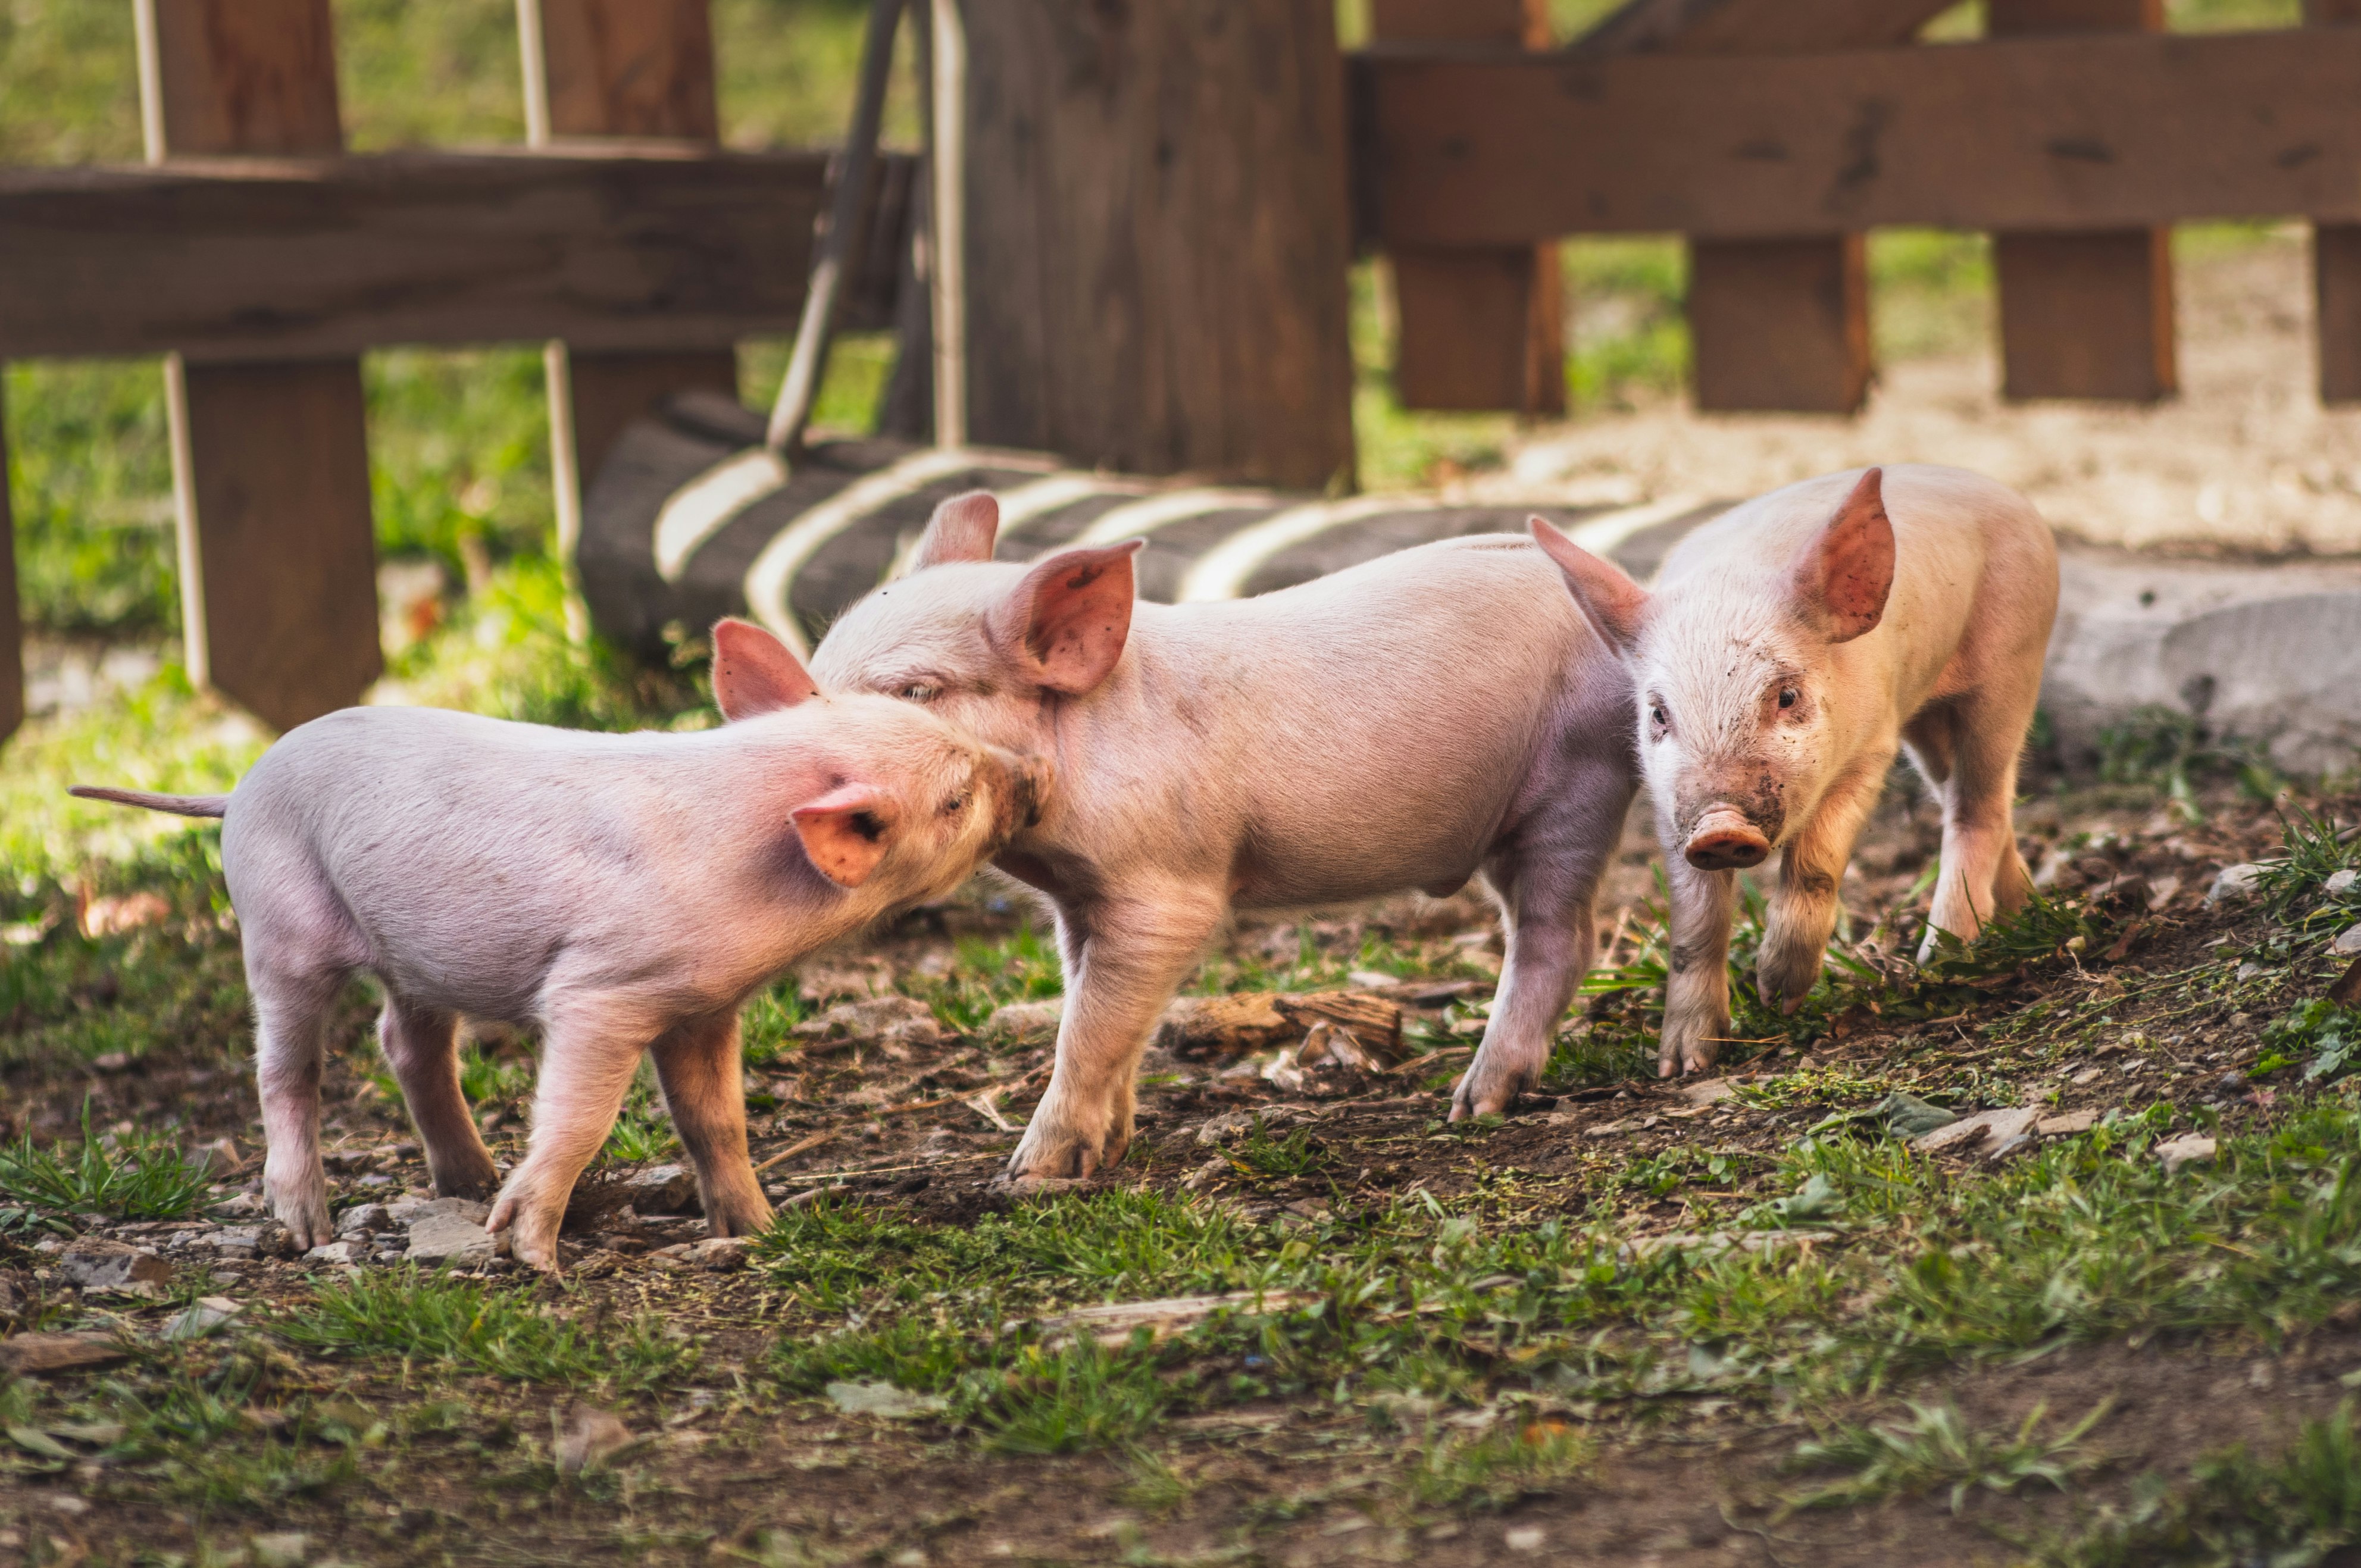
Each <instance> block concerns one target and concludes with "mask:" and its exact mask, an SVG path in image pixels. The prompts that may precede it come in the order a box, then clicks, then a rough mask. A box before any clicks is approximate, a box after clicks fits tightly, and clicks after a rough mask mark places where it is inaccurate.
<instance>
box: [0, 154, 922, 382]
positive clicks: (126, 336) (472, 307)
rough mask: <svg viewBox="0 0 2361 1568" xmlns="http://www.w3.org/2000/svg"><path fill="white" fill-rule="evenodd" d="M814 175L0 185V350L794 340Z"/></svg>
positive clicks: (785, 158)
mask: <svg viewBox="0 0 2361 1568" xmlns="http://www.w3.org/2000/svg"><path fill="white" fill-rule="evenodd" d="M826 174H827V159H825V158H824V157H823V156H822V155H820V154H818V153H801V152H798V153H778V154H763V155H749V154H735V153H718V154H693V153H686V152H680V151H678V150H676V149H675V150H674V151H673V152H672V153H670V154H669V155H665V154H664V153H663V152H662V151H661V150H660V149H655V148H651V149H648V155H646V156H639V155H634V156H617V155H615V154H614V153H612V152H608V151H601V152H597V153H590V152H579V151H573V150H568V149H566V148H553V149H551V150H550V151H547V152H508V153H481V154H455V153H399V154H387V155H384V156H380V157H368V158H347V159H302V160H278V161H265V160H262V159H254V160H238V161H236V162H232V161H229V160H217V161H212V162H198V161H196V160H177V159H176V160H175V161H174V162H173V163H172V164H171V165H170V166H168V167H159V168H155V169H130V168H121V167H113V168H89V167H85V168H73V169H24V168H14V169H0V355H5V356H10V357H16V358H31V357H35V356H76V355H137V354H155V353H159V352H163V351H165V350H169V349H175V348H177V349H181V350H184V351H186V352H187V353H188V354H190V355H191V356H192V357H209V358H254V357H258V356H285V357H310V356H333V355H338V354H350V353H353V352H355V351H357V350H358V349H361V348H364V347H368V346H373V345H379V344H394V343H452V344H461V343H494V342H513V341H521V340H523V341H529V340H533V339H537V338H546V337H563V338H565V339H566V340H567V341H568V342H571V343H575V344H577V345H582V346H584V347H588V348H666V349H671V348H679V347H682V346H687V345H711V346H715V347H719V346H721V345H726V344H730V343H732V342H734V341H735V340H737V339H738V338H740V337H742V336H746V335H749V334H755V333H764V332H776V331H779V330H782V329H785V328H788V327H792V326H793V325H794V323H795V320H796V312H797V310H798V309H800V308H801V305H802V302H803V291H804V277H805V272H806V270H807V258H808V257H809V254H810V248H811V239H812V222H813V219H814V218H815V217H816V216H817V215H818V212H819V208H820V203H821V202H822V200H823V187H824V183H825V180H826ZM880 186H881V190H882V191H884V192H885V193H886V194H887V195H889V196H892V195H898V194H899V193H900V192H903V191H906V188H907V182H906V180H903V181H880ZM873 260H874V258H873ZM891 263H892V258H890V257H888V258H885V259H884V265H888V266H890V265H891ZM863 287H864V289H865V288H869V287H871V285H866V284H864V285H863Z"/></svg>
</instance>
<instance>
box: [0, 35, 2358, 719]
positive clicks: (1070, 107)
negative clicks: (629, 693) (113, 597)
mask: <svg viewBox="0 0 2361 1568" xmlns="http://www.w3.org/2000/svg"><path fill="white" fill-rule="evenodd" d="M1946 3H1947V0H1630V3H1629V4H1627V5H1625V6H1624V7H1623V8H1622V9H1621V10H1620V11H1618V12H1617V13H1615V14H1614V15H1613V16H1610V17H1609V19H1608V20H1607V21H1606V22H1605V23H1603V24H1602V25H1601V26H1599V27H1597V28H1595V29H1594V30H1592V31H1591V32H1590V33H1589V34H1587V36H1585V37H1583V38H1577V39H1576V40H1574V41H1573V42H1572V43H1570V44H1567V45H1565V46H1563V47H1557V48H1543V47H1540V46H1543V45H1545V44H1547V43H1548V42H1549V40H1548V38H1547V37H1546V29H1545V26H1544V23H1545V16H1544V15H1543V4H1542V0H1371V11H1372V33H1373V36H1372V38H1371V41H1370V43H1369V44H1368V46H1367V48H1366V49H1361V50H1358V51H1356V52H1355V53H1354V54H1353V55H1351V56H1350V57H1349V58H1348V57H1346V56H1345V55H1344V54H1343V53H1342V52H1341V51H1340V50H1339V49H1338V48H1337V45H1336V37H1335V27H1334V20H1335V18H1334V0H1224V3H1223V4H1219V5H1213V4H1207V3H1206V0H1127V3H1126V5H1120V6H1115V5H972V6H970V7H969V14H968V24H967V33H968V42H969V48H970V58H971V60H972V69H973V79H972V100H971V106H970V113H969V125H968V127H967V128H968V132H969V147H970V165H969V167H970V172H969V192H968V196H969V201H968V208H969V217H968V234H967V259H968V275H969V279H970V291H971V296H972V298H971V301H970V309H969V314H970V336H969V347H970V359H971V363H972V366H973V367H974V368H973V369H972V373H971V382H970V386H969V388H968V394H969V404H970V428H971V430H972V433H973V434H974V436H975V438H976V439H978V440H979V441H982V442H987V443H991V444H994V445H997V446H1003V447H1013V448H1021V449H1026V450H1031V451H1036V452H1040V453H1045V454H1054V455H1058V456H1059V457H1060V458H1062V459H1063V460H1065V461H1066V462H1067V463H1069V464H1073V465H1078V466H1081V467H1082V468H1094V467H1104V468H1113V469H1118V470H1123V471H1126V472H1129V473H1132V474H1138V475H1155V474H1170V473H1182V472H1186V473H1190V474H1192V475H1195V476H1199V477H1212V478H1218V479H1222V480H1227V481H1234V482H1245V483H1256V484H1268V485H1273V486H1280V487H1288V488H1297V489H1311V490H1315V491H1316V490H1319V489H1321V488H1334V487H1335V485H1336V483H1337V481H1339V480H1342V481H1343V482H1344V488H1349V487H1350V480H1351V476H1352V469H1353V446H1352V425H1351V417H1350V416H1351V399H1352V375H1351V361H1350V355H1349V350H1348V334H1347V330H1346V293H1345V274H1346V271H1347V269H1348V267H1349V264H1350V261H1351V258H1352V257H1353V254H1354V252H1355V249H1356V246H1357V247H1361V248H1363V249H1365V250H1366V249H1368V248H1377V249H1381V250H1382V251H1384V252H1385V253H1386V254H1387V255H1388V256H1389V258H1391V262H1392V269H1393V273H1394V279H1395V291H1396V297H1397V300H1398V304H1399V311H1400V337H1399V360H1398V363H1397V366H1396V380H1397V386H1398V388H1399V390H1400V395H1401V397H1402V400H1403V401H1404V402H1406V403H1407V404H1409V405H1410V406H1411V407H1414V408H1460V409H1498V410H1510V411H1520V412H1524V413H1533V414H1541V413H1550V412H1554V411H1557V410H1558V408H1559V407H1560V406H1561V403H1562V400H1563V397H1564V372H1563V366H1562V362H1561V355H1562V350H1563V344H1564V328H1563V323H1562V317H1561V302H1560V300H1559V298H1558V293H1557V291H1558V278H1559V271H1558V267H1557V262H1556V258H1555V255H1554V246H1555V244H1556V242H1557V241H1559V240H1560V239H1562V238H1565V237H1566V236H1578V235H1597V234H1622V233H1672V234H1679V235H1682V236H1686V240H1687V243H1688V246H1689V250H1690V271H1689V279H1690V280H1689V289H1688V298H1687V309H1688V313H1689V319H1690V325H1691V329H1692V340H1693V344H1694V350H1695V389H1696V395H1697V401H1698V402H1699V403H1700V405H1702V406H1704V407H1707V408H1709V409H1722V410H1739V409H1760V410H1812V411H1833V412H1847V411H1852V410H1854V409H1856V408H1858V407H1859V406H1860V403H1861V398H1862V396H1863V395H1864V391H1865V389H1866V387H1867V385H1868V381H1869V374H1870V368H1871V367H1870V357H1869V333H1868V316H1867V310H1868V300H1867V290H1868V284H1867V278H1866V272H1865V269H1864V267H1863V262H1862V258H1863V249H1862V242H1861V236H1862V235H1863V233H1864V232H1865V231H1867V230H1868V229H1871V228H1872V227H1875V226H1877V225H1903V224H1907V225H1937V226H1941V227H1949V228H1956V229H1968V230H1982V231H1988V232H1991V233H1993V235H1994V236H1996V241H1997V243H1996V246H1995V251H1994V257H1995V263H1996V270H1997V274H1998V282H1999V292H2000V319H2001V336H2002V357H2003V362H2004V390H2005V391H2006V392H2007V393H2008V394H2009V395H2010V396H2012V397H2019V398H2035V397H2067V398H2109V399H2131V400H2147V399H2155V398H2158V397H2162V396H2166V395H2168V394H2169V393H2170V392H2171V391H2172V390H2173V389H2174V384H2175V369H2174V350H2173V332H2172V291H2171V274H2170V256H2169V248H2168V245H2167V241H2168V238H2169V225H2172V224H2174V223H2177V222H2181V221H2187V220H2195V219H2209V218H2244V217H2257V218H2299V219H2307V220H2310V221H2311V222H2312V224H2313V225H2315V232H2316V235H2317V245H2316V252H2315V254H2316V278H2317V285H2318V293H2319V310H2318V319H2319V331H2320V374H2321V390H2322V395H2323V397H2324V398H2327V399H2330V400H2350V399H2356V398H2361V123H2356V121H2355V120H2354V118H2353V116H2352V115H2351V113H2350V105H2351V104H2354V103H2356V102H2361V27H2348V26H2345V24H2346V23H2350V22H2356V21H2361V0H2308V3H2309V5H2310V10H2309V12H2308V14H2307V25H2305V26H2303V27H2295V28H2288V29H2281V30H2277V31H2268V32H2259V33H2246V34H2222V35H2210V36H2178V35H2168V34H2165V33H2163V32H2161V31H2160V30H2159V29H2160V15H2159V0H1989V3H1988V6H1987V10H1988V20H1989V32H1990V35H1991V36H1990V37H1988V38H1985V39H1983V40H1981V41H1978V42H1973V43H1960V44H1941V45H1934V44H1924V43H1917V42H1914V41H1912V40H1913V39H1914V38H1916V35H1917V33H1918V31H1919V30H1920V29H1921V28H1922V27H1923V26H1924V25H1925V24H1926V22H1927V20H1928V19H1929V18H1930V17H1931V16H1933V15H1935V14H1936V13H1938V12H1939V11H1941V10H1942V9H1944V8H1945V7H1946ZM138 5H139V13H138V14H139V16H140V20H141V29H142V30H141V39H142V72H141V76H142V81H141V91H142V103H143V105H144V107H145V110H146V115H147V129H148V150H149V154H150V164H149V166H148V167H147V168H144V169H136V170H126V169H83V170H0V357H8V356H19V357H21V356H30V355H93V354H126V353H152V352H157V351H159V350H160V351H167V352H169V353H170V355H171V356H172V358H171V360H170V365H171V368H170V372H169V389H170V404H169V406H170V413H171V430H172V441H173V467H174V476H175V485H176V490H177V499H178V512H179V517H180V521H181V543H182V557H181V558H182V562H183V572H182V578H183V590H184V596H185V602H186V605H187V617H186V619H187V623H188V628H189V647H190V666H191V670H192V674H195V675H197V676H198V677H199V678H200V679H204V680H207V681H209V682H210V683H211V684H212V685H214V686H216V687H218V688H220V689H222V690H224V691H225V692H227V693H228V694H229V695H231V696H235V697H236V698H237V699H238V700H239V701H241V702H243V703H245V704H246V705H247V707H251V708H253V709H254V710H255V711H257V712H258V713H259V714H260V715H261V716H262V717H264V718H268V719H270V720H271V721H273V722H274V723H279V724H287V723H291V722H294V721H297V720H299V719H301V718H307V717H310V716H311V715H313V714H314V713H317V712H319V711H321V710H323V709H324V708H326V707H334V706H335V705H336V704H338V703H341V702H345V701H349V700H351V698H352V697H354V696H357V694H358V693H359V691H360V689H361V688H362V686H363V685H366V683H367V682H368V679H369V678H370V677H371V676H372V675H373V674H375V673H376V671H377V669H378V667H379V664H378V653H377V648H376V637H375V627H376V616H375V607H374V604H373V602H372V595H371V551H370V537H371V535H370V528H369V519H368V483H367V462H366V446H365V442H364V436H363V430H362V413H361V400H360V389H359V386H360V384H359V379H358V371H357V361H356V359H355V356H356V355H357V353H358V351H360V350H361V349H363V348H364V347H367V346H369V345H378V344H390V343H478V342H487V341H517V340H520V339H522V340H548V341H549V342H550V343H551V344H552V346H551V348H550V350H549V354H550V367H551V374H550V387H551V402H552V413H553V431H554V435H555V440H554V443H553V445H554V447H555V454H556V455H557V458H558V469H559V473H558V486H557V490H558V499H559V521H560V532H561V537H562V539H564V540H566V542H567V543H571V541H572V539H573V537H574V532H573V530H574V528H575V525H576V523H577V521H578V516H579V500H578V497H579V494H580V489H581V485H582V482H583V477H584V476H586V475H588V474H589V473H591V472H592V471H594V470H596V469H597V468H598V466H599V463H600V459H601V457H602V456H603V455H605V454H606V452H607V451H608V450H609V447H610V446H611V444H612V443H613V442H614V440H615V437H616V434H617V433H618V432H619V431H620V429H621V428H622V426H623V425H624V424H625V423H627V422H629V421H630V420H631V418H632V417H633V416H634V415H635V414H637V413H638V412H640V411H642V410H644V409H646V408H648V407H650V406H651V404H652V403H653V401H654V400H657V399H659V398H661V397H663V396H664V395H665V394H669V393H673V392H678V391H683V390H694V389H711V390H719V391H727V390H728V389H730V386H731V383H732V381H733V380H734V375H733V370H732V363H731V358H730V345H731V343H732V342H734V341H735V340H736V339H738V338H741V337H743V336H746V335H748V334H757V333H765V332H774V331H779V330H782V329H784V328H785V326H786V325H787V324H788V323H790V322H791V321H792V320H793V318H794V315H795V313H796V308H797V306H798V305H799V303H800V301H801V294H802V280H803V277H804V272H805V269H806V261H807V254H808V248H809V243H810V238H811V229H812V224H813V221H814V219H815V218H816V216H817V214H818V211H819V207H820V203H821V197H822V192H823V186H824V181H825V173H826V163H825V159H824V158H823V157H822V156H820V155H818V154H816V153H804V152H786V153H776V154H763V155H748V154H731V153H725V152H722V151H720V150H719V149H718V148H716V147H715V146H714V126H715V114H714V101H713V62H712V42H711V38H710V36H709V30H708V18H707V14H706V6H705V4H704V0H521V3H520V6H519V11H520V19H521V24H522V30H523V36H524V41H525V60H526V62H527V66H526V74H527V86H528V93H527V99H528V107H529V110H530V113H529V115H528V118H529V121H530V123H531V125H532V127H533V137H532V139H533V143H534V145H533V147H532V148H528V149H520V150H517V151H512V152H504V153H468V154H459V153H433V154H404V155H392V156H385V157H375V158H354V157H344V156H341V155H340V146H341V139H342V138H341V134H340V130H339V126H338V119H337V111H336V103H335V71H334V69H333V65H334V54H333V49H332V44H331V39H330V37H329V32H328V5H327V0H138ZM887 172H888V175H889V176H890V177H889V178H887V179H885V180H884V181H881V189H880V192H879V194H878V196H877V200H876V202H875V204H874V212H873V216H872V220H871V222H870V224H869V225H867V229H866V231H865V232H868V233H870V234H872V235H873V236H876V240H875V242H874V243H873V245H872V246H871V247H870V255H871V258H872V265H871V266H870V267H869V268H868V269H867V272H866V276H867V277H868V278H869V279H870V280H871V281H870V283H869V285H868V287H867V289H866V291H865V293H864V297H865V298H868V299H869V300H870V301H871V302H872V309H871V313H872V315H873V318H874V319H878V320H883V319H886V317H887V315H888V314H889V313H890V294H891V290H892V280H893V279H894V278H895V276H896V275H897V274H898V273H899V272H900V271H901V270H902V267H901V265H900V262H901V259H902V258H901V246H902V241H903V239H904V237H905V234H906V231H905V228H904V212H903V209H904V207H905V206H906V188H907V185H908V182H909V170H908V166H907V165H906V163H900V164H894V163H889V166H888V170H887ZM0 504H5V498H0ZM0 538H5V533H0ZM7 569H8V567H7V562H6V560H5V554H0V575H5V572H6V571H7ZM5 587H7V585H6V584H5V581H0V588H5ZM14 615H15V596H14V594H13V591H10V592H7V593H5V595H0V618H5V619H0V724H5V726H6V727H13V725H14V724H15V722H16V718H17V717H18V707H19V704H20V699H19V697H18V695H17V693H18V689H19V675H18V672H17V671H16V669H15V668H14V667H13V666H14V664H15V663H16V658H17V652H16V628H15V624H14V619H13V618H14ZM0 733H5V729H0Z"/></svg>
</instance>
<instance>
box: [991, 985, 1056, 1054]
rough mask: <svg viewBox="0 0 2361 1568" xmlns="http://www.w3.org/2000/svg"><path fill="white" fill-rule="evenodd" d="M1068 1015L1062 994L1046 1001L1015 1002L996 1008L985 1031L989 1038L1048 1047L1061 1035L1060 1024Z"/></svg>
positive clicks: (1021, 1044)
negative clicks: (1059, 1032) (1059, 1033)
mask: <svg viewBox="0 0 2361 1568" xmlns="http://www.w3.org/2000/svg"><path fill="white" fill-rule="evenodd" d="M1065 1016H1066V999H1065V998H1064V997H1062V996H1052V997H1050V998H1049V1000H1047V1001H1046V1002H1012V1003H1008V1005H1006V1006H1005V1007H995V1008H994V1009H993V1013H992V1016H991V1017H989V1018H986V1019H985V1020H984V1021H983V1033H984V1036H985V1037H986V1038H988V1039H994V1040H1005V1041H1007V1042H1009V1043H1010V1044H1012V1045H1019V1046H1046V1045H1048V1044H1049V1042H1050V1041H1052V1040H1054V1039H1056V1038H1057V1037H1058V1025H1059V1024H1060V1022H1061V1021H1062V1020H1063V1019H1064V1018H1065Z"/></svg>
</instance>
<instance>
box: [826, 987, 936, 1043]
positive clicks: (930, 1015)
mask: <svg viewBox="0 0 2361 1568" xmlns="http://www.w3.org/2000/svg"><path fill="white" fill-rule="evenodd" d="M795 1032H796V1037H797V1038H798V1039H803V1040H808V1041H814V1042H818V1041H823V1040H884V1041H886V1042H888V1043H889V1044H893V1045H900V1046H931V1045H937V1044H939V1043H940V1042H941V1040H942V1037H943V1026H942V1025H940V1024H939V1023H937V1022H936V1021H935V1014H934V1010H933V1009H932V1008H930V1007H928V1005H927V1004H926V1003H923V1002H920V1001H919V1000H918V999H917V998H916V997H914V996H877V997H872V998H871V999H870V1000H868V1001H866V1002H842V1003H838V1004H837V1005H835V1006H834V1007H831V1008H829V1010H828V1011H827V1012H825V1013H823V1014H820V1015H819V1016H818V1017H817V1018H814V1019H812V1020H810V1021H809V1022H808V1023H804V1024H799V1025H796V1031H795Z"/></svg>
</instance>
